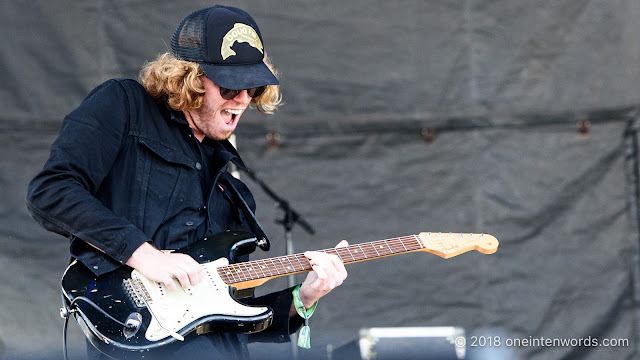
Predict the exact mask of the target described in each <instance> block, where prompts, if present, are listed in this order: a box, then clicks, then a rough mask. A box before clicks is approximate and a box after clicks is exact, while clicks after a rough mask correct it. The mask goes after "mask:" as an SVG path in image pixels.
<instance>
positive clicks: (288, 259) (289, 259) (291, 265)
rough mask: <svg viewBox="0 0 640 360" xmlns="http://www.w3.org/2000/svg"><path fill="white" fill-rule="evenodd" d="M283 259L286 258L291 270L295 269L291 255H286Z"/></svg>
mask: <svg viewBox="0 0 640 360" xmlns="http://www.w3.org/2000/svg"><path fill="white" fill-rule="evenodd" d="M285 259H287V261H288V262H289V265H290V267H289V268H290V269H291V272H295V271H296V267H295V266H294V265H293V263H292V262H291V257H290V256H286V257H285Z"/></svg>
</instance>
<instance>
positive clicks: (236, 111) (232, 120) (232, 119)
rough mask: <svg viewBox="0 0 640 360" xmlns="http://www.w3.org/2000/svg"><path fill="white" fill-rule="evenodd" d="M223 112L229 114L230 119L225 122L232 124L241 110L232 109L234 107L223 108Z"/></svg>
mask: <svg viewBox="0 0 640 360" xmlns="http://www.w3.org/2000/svg"><path fill="white" fill-rule="evenodd" d="M223 111H224V112H226V113H228V114H229V115H230V116H231V120H230V121H229V122H227V124H229V125H230V124H233V122H234V121H236V119H237V118H238V116H240V114H242V110H234V109H224V110H223Z"/></svg>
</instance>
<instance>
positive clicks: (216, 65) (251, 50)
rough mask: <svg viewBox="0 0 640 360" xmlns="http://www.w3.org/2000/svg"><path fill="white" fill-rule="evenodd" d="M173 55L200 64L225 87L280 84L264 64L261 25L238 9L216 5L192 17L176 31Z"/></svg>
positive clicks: (248, 87)
mask: <svg viewBox="0 0 640 360" xmlns="http://www.w3.org/2000/svg"><path fill="white" fill-rule="evenodd" d="M171 52H172V53H173V55H174V56H175V57H177V58H178V59H181V60H186V61H193V62H196V63H198V64H199V65H200V68H202V71H204V73H205V75H206V76H207V77H208V78H209V79H210V80H211V81H213V82H214V83H216V84H217V85H218V86H220V87H223V88H227V89H232V90H244V89H250V88H255V87H259V86H263V85H278V84H279V83H278V79H277V78H276V77H275V76H274V75H273V73H272V72H271V70H269V68H268V67H267V65H266V64H265V63H264V61H263V60H264V46H263V45H262V35H260V29H258V24H256V22H255V21H254V20H253V18H252V17H251V15H249V14H247V13H246V12H245V11H244V10H241V9H238V8H235V7H230V6H222V5H215V6H213V7H210V8H206V9H201V10H198V11H195V12H193V13H191V14H189V16H187V17H186V18H185V19H184V20H182V22H181V23H180V25H178V27H177V28H176V30H175V31H174V32H173V36H172V37H171Z"/></svg>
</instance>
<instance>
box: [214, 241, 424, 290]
mask: <svg viewBox="0 0 640 360" xmlns="http://www.w3.org/2000/svg"><path fill="white" fill-rule="evenodd" d="M407 240H408V241H414V244H410V243H408V242H407ZM398 244H399V245H398ZM383 245H384V246H383ZM376 246H378V247H379V249H382V248H384V247H385V246H386V248H387V249H388V252H382V253H381V252H380V251H378V250H377V249H376ZM407 246H409V248H407ZM355 247H357V248H358V249H360V253H361V254H362V257H357V255H356V256H354V253H356V254H357V253H358V251H357V250H355V251H353V252H352V249H353V248H355ZM363 247H364V249H363ZM420 248H422V245H421V243H420V242H419V240H418V237H417V235H409V236H404V237H400V238H392V239H387V240H378V241H374V242H370V243H364V244H356V245H350V246H348V247H342V248H333V249H325V250H319V251H322V252H327V253H336V255H339V256H340V257H341V258H342V259H343V261H344V259H345V258H347V256H348V257H350V258H351V260H350V261H349V260H348V259H347V263H348V262H354V261H358V260H364V259H368V258H376V257H380V256H386V255H392V254H397V253H403V252H407V251H412V250H418V249H420ZM371 249H373V252H375V255H374V254H373V253H372V251H371ZM292 257H295V259H296V260H297V262H298V263H299V264H300V268H297V267H296V265H295V264H294V263H293V262H292V261H291V258H292ZM283 259H285V260H287V261H288V262H289V264H290V265H291V266H285V265H284V263H283ZM258 261H261V262H263V263H264V264H267V262H266V261H270V262H271V266H269V264H267V266H266V269H267V270H268V272H269V276H275V275H280V274H287V273H290V272H296V271H307V270H310V269H311V265H310V264H309V262H308V260H307V258H306V257H304V255H303V254H294V255H286V256H280V257H275V258H271V259H262V260H253V261H250V262H244V263H238V264H231V265H227V266H225V267H221V268H220V269H219V270H218V271H219V273H220V275H221V277H222V278H223V280H224V281H225V282H227V283H236V282H241V281H247V280H253V279H257V278H262V277H265V276H264V275H267V274H266V273H265V270H264V268H265V267H264V266H263V267H260V269H261V271H262V273H263V276H260V274H258V272H257V271H256V270H255V267H253V266H248V265H247V263H252V262H258ZM276 261H277V262H276ZM307 264H308V265H307ZM243 268H244V270H243ZM280 269H282V272H280ZM229 270H235V271H229ZM245 270H246V271H245ZM273 270H275V271H276V273H273ZM238 271H240V272H241V274H238ZM252 271H253V274H252ZM245 272H246V274H245ZM230 273H231V274H230ZM229 275H232V276H229ZM236 275H237V276H236Z"/></svg>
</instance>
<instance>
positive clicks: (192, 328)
mask: <svg viewBox="0 0 640 360" xmlns="http://www.w3.org/2000/svg"><path fill="white" fill-rule="evenodd" d="M253 250H255V238H254V236H253V235H252V234H249V233H245V232H225V233H221V234H218V235H216V236H214V237H210V238H209V239H207V240H206V241H205V240H203V241H200V242H198V243H196V244H194V245H192V246H189V247H186V248H183V249H180V250H176V252H180V253H184V254H188V255H190V256H191V257H193V258H194V259H196V261H198V262H199V263H201V264H205V263H208V262H211V261H215V260H218V259H220V258H227V259H230V261H233V260H234V259H235V257H236V255H238V254H246V253H249V252H252V251H253ZM131 272H132V269H131V268H130V267H127V266H123V267H121V268H118V269H117V270H115V271H113V272H110V273H108V274H105V275H102V276H99V277H96V276H95V275H94V274H93V273H92V272H91V271H90V270H89V269H88V268H87V267H86V266H84V265H83V264H81V263H80V262H78V261H74V262H73V263H72V264H71V265H69V267H68V268H67V270H66V271H65V273H64V276H63V278H62V295H63V296H62V298H63V303H64V306H65V308H66V309H67V310H69V309H70V313H71V314H73V316H74V318H75V320H76V321H77V323H78V325H79V326H80V328H81V329H82V331H83V332H84V334H85V335H86V336H87V338H88V339H89V341H90V342H91V343H92V344H93V345H94V346H95V347H96V348H97V349H98V350H99V351H100V352H102V353H104V354H105V355H107V356H112V357H117V358H119V359H126V358H127V357H139V356H140V353H139V352H145V351H147V350H151V349H156V348H159V347H162V346H164V345H166V344H169V343H172V342H175V341H178V339H177V337H179V336H183V337H185V338H186V337H188V336H197V334H203V333H206V332H211V331H223V332H240V333H253V332H258V331H262V330H264V329H266V328H267V327H268V326H269V325H271V320H272V315H273V313H272V310H271V309H269V308H267V307H264V309H265V310H264V311H263V310H260V311H261V312H260V313H259V314H258V315H251V316H242V315H240V316H238V315H231V314H226V313H213V314H208V315H207V316H204V317H200V318H197V319H195V320H193V321H191V322H189V323H185V324H184V327H181V328H180V329H179V330H176V331H175V333H177V334H179V336H177V337H176V336H166V337H164V338H163V339H160V340H155V341H150V340H148V339H147V338H146V337H145V333H146V331H147V329H148V328H149V326H150V322H151V321H152V318H153V316H152V314H151V312H150V311H149V310H148V308H147V307H146V306H139V305H137V304H136V302H135V301H134V299H132V298H131V296H130V292H129V291H127V289H126V286H125V283H124V280H125V279H130V278H131ZM220 291H221V292H225V294H223V296H224V297H227V296H228V297H231V298H232V299H233V302H234V303H239V302H237V301H236V300H235V298H234V297H233V295H234V293H233V288H232V287H228V286H224V288H223V289H221V290H220ZM82 297H84V298H87V299H89V300H90V301H91V302H93V303H95V304H96V305H97V306H98V307H99V308H100V309H102V310H104V311H105V312H106V313H108V314H109V315H111V316H112V317H113V318H115V319H117V320H119V321H121V322H123V323H125V322H127V320H129V322H130V323H134V324H135V323H136V322H137V321H139V322H141V323H140V325H139V326H137V327H136V328H135V329H133V330H130V329H128V328H125V327H123V326H122V325H119V324H118V323H116V322H115V321H113V320H112V319H110V318H109V317H108V316H105V315H104V314H102V313H101V312H100V311H99V310H97V309H95V308H94V307H93V306H91V305H90V304H89V303H88V302H86V301H84V300H83V299H82ZM198 300H200V299H198ZM204 300H205V301H211V302H214V303H215V302H216V300H217V299H216V298H212V299H204ZM242 306H243V307H246V305H244V304H242ZM213 307H214V308H215V304H213ZM251 308H258V307H251ZM214 312H215V311H214ZM254 312H255V311H254ZM155 315H157V314H155Z"/></svg>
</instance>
